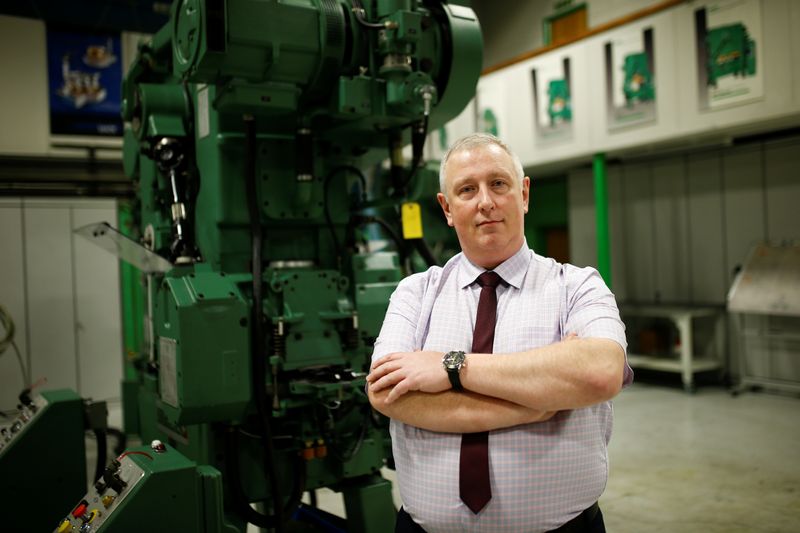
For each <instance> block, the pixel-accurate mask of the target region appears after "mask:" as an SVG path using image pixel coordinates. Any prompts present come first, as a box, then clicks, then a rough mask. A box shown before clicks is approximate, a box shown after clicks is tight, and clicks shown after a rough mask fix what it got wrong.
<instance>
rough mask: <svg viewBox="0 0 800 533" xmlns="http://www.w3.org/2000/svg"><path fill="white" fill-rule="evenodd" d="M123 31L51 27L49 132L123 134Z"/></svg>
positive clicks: (48, 48) (59, 133)
mask: <svg viewBox="0 0 800 533" xmlns="http://www.w3.org/2000/svg"><path fill="white" fill-rule="evenodd" d="M120 53H121V45H120V35H119V33H79V32H75V31H62V30H58V29H51V28H48V29H47V75H48V94H49V103H50V133H51V134H53V135H83V136H86V135H89V136H121V135H122V118H121V117H120V110H121V102H122V66H121V65H122V61H121V58H120Z"/></svg>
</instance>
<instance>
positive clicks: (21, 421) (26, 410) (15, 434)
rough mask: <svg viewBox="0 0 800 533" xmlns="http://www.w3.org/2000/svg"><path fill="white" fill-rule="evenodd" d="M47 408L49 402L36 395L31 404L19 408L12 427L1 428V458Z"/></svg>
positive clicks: (21, 405)
mask: <svg viewBox="0 0 800 533" xmlns="http://www.w3.org/2000/svg"><path fill="white" fill-rule="evenodd" d="M46 406H47V400H46V399H45V398H44V397H42V396H41V395H36V396H34V397H33V398H32V399H31V401H30V402H29V403H27V404H20V405H19V406H18V408H19V414H18V415H17V417H16V418H15V419H14V421H13V422H11V424H10V425H8V426H3V427H2V428H0V457H2V455H3V450H5V449H6V448H8V447H10V446H11V444H12V443H13V442H14V441H15V440H16V439H18V438H19V436H20V435H22V434H23V433H24V432H25V428H26V427H28V425H30V424H31V423H32V421H33V420H35V419H36V417H37V416H38V415H39V413H41V412H42V411H43V410H44V408H45V407H46Z"/></svg>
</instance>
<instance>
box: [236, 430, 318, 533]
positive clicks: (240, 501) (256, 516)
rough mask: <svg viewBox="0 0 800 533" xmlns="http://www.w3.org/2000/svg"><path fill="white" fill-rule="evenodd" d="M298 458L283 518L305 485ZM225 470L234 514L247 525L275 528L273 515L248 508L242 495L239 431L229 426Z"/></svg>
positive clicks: (245, 497) (303, 473)
mask: <svg viewBox="0 0 800 533" xmlns="http://www.w3.org/2000/svg"><path fill="white" fill-rule="evenodd" d="M301 461H302V459H300V458H299V457H298V458H297V460H296V464H295V465H294V467H293V468H292V470H293V472H294V479H293V483H292V492H291V494H290V496H289V500H288V501H287V502H286V505H285V506H282V510H283V516H289V515H291V514H292V513H293V512H294V510H295V509H297V507H298V506H299V505H300V502H301V501H302V497H303V492H304V491H305V485H306V469H305V466H304V465H303V464H302V463H301ZM225 468H226V470H227V472H228V476H227V479H228V486H229V488H230V490H231V493H232V494H233V502H234V505H235V507H236V512H237V513H238V514H239V515H241V516H242V517H243V518H244V519H245V520H247V521H248V522H249V523H251V524H253V525H255V526H257V527H261V528H277V527H278V523H277V521H276V519H275V515H274V514H273V515H264V514H261V513H259V512H258V511H256V510H255V509H253V508H252V507H250V503H249V501H248V499H247V495H246V494H245V493H244V489H243V488H242V483H241V480H240V471H239V431H238V430H237V428H235V427H233V426H230V427H228V429H227V432H226V436H225Z"/></svg>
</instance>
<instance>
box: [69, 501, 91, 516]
mask: <svg viewBox="0 0 800 533" xmlns="http://www.w3.org/2000/svg"><path fill="white" fill-rule="evenodd" d="M87 507H89V502H87V501H86V500H83V501H81V503H79V504H78V506H77V507H76V508H75V510H74V511H72V516H74V517H75V518H80V517H82V516H83V515H85V514H86V509H87Z"/></svg>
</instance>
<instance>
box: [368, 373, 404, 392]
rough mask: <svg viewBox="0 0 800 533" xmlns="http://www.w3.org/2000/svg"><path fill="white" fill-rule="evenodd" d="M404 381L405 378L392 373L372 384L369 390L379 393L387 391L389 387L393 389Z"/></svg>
mask: <svg viewBox="0 0 800 533" xmlns="http://www.w3.org/2000/svg"><path fill="white" fill-rule="evenodd" d="M402 380H403V376H402V375H401V374H400V373H399V372H391V373H389V374H387V375H385V376H383V377H382V378H380V379H377V380H375V381H373V382H372V383H370V385H369V388H370V389H371V390H372V391H373V392H378V391H379V390H382V389H385V388H387V387H391V386H392V385H396V384H397V383H398V382H400V381H402Z"/></svg>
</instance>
